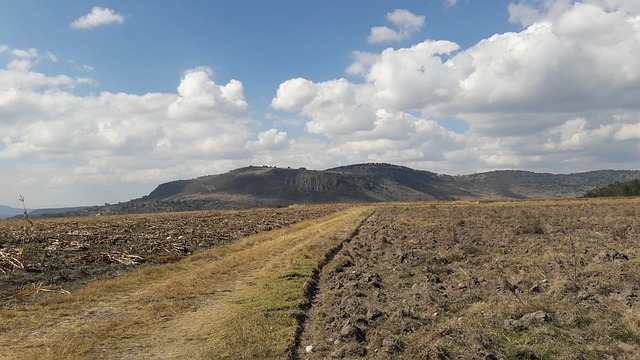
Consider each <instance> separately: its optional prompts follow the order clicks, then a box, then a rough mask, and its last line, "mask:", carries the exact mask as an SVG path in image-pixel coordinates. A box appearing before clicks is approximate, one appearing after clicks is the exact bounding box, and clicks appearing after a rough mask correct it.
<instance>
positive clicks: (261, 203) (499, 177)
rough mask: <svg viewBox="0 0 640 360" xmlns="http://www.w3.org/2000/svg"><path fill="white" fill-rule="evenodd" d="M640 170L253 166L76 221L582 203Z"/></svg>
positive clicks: (167, 187)
mask: <svg viewBox="0 0 640 360" xmlns="http://www.w3.org/2000/svg"><path fill="white" fill-rule="evenodd" d="M633 179H640V171H635V170H601V171H592V172H585V173H576V174H560V175H556V174H548V173H534V172H530V171H515V170H501V171H492V172H486V173H479V174H472V175H462V176H451V175H443V174H436V173H433V172H429V171H423V170H414V169H411V168H408V167H404V166H397V165H391V164H372V163H369V164H356V165H349V166H342V167H337V168H331V169H327V170H323V171H319V170H307V169H304V168H299V169H291V168H276V167H266V166H249V167H244V168H240V169H236V170H232V171H230V172H228V173H225V174H220V175H209V176H202V177H199V178H196V179H191V180H177V181H172V182H168V183H164V184H160V185H159V186H158V187H157V188H156V189H155V190H153V191H152V192H151V193H150V194H148V195H146V196H143V197H142V198H139V199H135V200H131V201H128V202H125V203H121V204H116V205H109V206H100V207H94V208H88V209H84V210H82V211H79V212H75V213H74V214H75V215H91V214H126V213H144V212H164V211H185V210H206V209H234V208H251V207H285V206H290V205H294V204H323V203H371V202H385V201H386V202H390V201H397V202H406V201H426V200H444V201H446V200H483V199H531V198H568V197H581V196H582V195H583V194H584V193H586V192H587V191H589V190H592V189H595V188H598V187H603V186H606V185H608V184H611V183H614V182H616V181H630V180H633Z"/></svg>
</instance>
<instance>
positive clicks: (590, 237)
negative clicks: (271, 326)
mask: <svg viewBox="0 0 640 360" xmlns="http://www.w3.org/2000/svg"><path fill="white" fill-rule="evenodd" d="M639 216H640V201H638V200H626V201H624V200H618V201H608V202H607V201H601V202H579V201H573V202H568V201H565V202H562V201H556V202H522V203H495V204H473V205H465V204H451V205H427V206H420V207H404V206H397V207H386V208H381V209H379V210H378V211H377V212H376V214H375V215H374V216H372V217H371V219H370V220H369V221H367V223H365V224H364V225H363V226H362V228H361V229H360V231H359V234H358V235H357V236H356V237H355V238H354V239H353V240H352V241H350V242H349V243H347V244H345V246H344V247H343V249H342V250H341V251H340V252H339V253H338V254H337V255H336V256H335V257H334V259H333V261H331V262H330V263H329V264H328V265H327V266H325V267H324V269H323V271H322V273H321V277H320V280H319V284H318V292H317V295H316V296H315V299H314V302H313V304H312V307H311V309H310V310H309V313H308V319H307V321H306V322H305V328H304V331H303V333H302V334H301V336H300V346H299V348H298V357H299V358H302V359H326V358H366V359H397V358H407V359H414V358H421V359H424V358H426V359H455V358H460V359H545V358H549V359H550V358H558V359H603V358H611V359H613V358H615V359H634V358H637V354H638V353H640V300H639V297H638V296H639V295H640V285H639V284H640V258H639V256H640V241H639V240H640V221H639Z"/></svg>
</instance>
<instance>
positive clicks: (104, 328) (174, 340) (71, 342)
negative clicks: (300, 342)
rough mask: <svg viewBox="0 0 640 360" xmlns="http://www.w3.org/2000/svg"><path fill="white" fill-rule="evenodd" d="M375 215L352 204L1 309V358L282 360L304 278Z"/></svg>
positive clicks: (297, 312) (289, 343) (288, 345)
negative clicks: (175, 260)
mask: <svg viewBox="0 0 640 360" xmlns="http://www.w3.org/2000/svg"><path fill="white" fill-rule="evenodd" d="M372 211H373V209H372V208H370V207H354V208H351V209H348V210H345V211H343V212H341V213H338V214H333V215H330V216H327V217H324V218H321V219H318V220H313V221H308V222H305V223H300V224H296V225H294V226H292V227H290V228H286V229H282V230H278V231H274V232H270V233H267V234H261V235H257V236H253V237H249V238H246V239H243V240H241V241H238V242H236V243H234V244H231V245H228V246H224V247H220V248H216V249H213V250H211V251H207V252H203V253H200V254H197V255H194V256H192V257H189V258H187V259H185V260H184V261H181V262H178V263H174V264H169V265H164V266H158V267H149V268H145V269H142V270H140V271H135V272H132V273H129V274H126V275H124V276H121V277H119V278H115V279H112V280H108V281H104V282H98V283H94V284H92V285H90V286H88V287H86V288H84V289H81V290H79V291H76V292H73V293H71V294H63V295H57V296H52V297H49V298H47V299H45V300H44V301H42V302H40V303H38V304H36V305H33V306H28V307H23V308H18V309H13V310H5V311H2V312H0V319H1V320H2V321H1V322H0V344H2V345H3V346H2V347H0V358H7V359H95V358H105V359H112V358H118V359H133V358H136V359H138V358H154V359H163V358H164V359H177V358H190V359H198V358H234V359H237V358H281V357H283V356H285V355H286V353H287V351H288V350H289V349H290V348H291V347H292V346H293V343H292V342H293V340H294V338H295V332H296V330H297V327H298V321H297V318H298V316H300V312H301V310H300V306H301V304H302V303H303V302H304V300H305V299H304V293H305V287H306V281H307V280H308V279H309V277H310V275H311V274H312V272H313V270H314V269H316V268H317V267H318V264H319V263H320V262H321V261H323V259H324V257H325V255H326V254H327V253H328V252H329V251H330V250H331V249H332V248H334V247H336V246H338V245H339V244H340V243H342V242H343V241H345V240H346V239H348V238H349V237H350V235H351V234H352V233H353V231H354V230H355V229H356V228H357V227H358V226H359V224H360V223H361V222H362V221H363V219H365V218H366V216H367V215H368V214H370V213H371V212H372Z"/></svg>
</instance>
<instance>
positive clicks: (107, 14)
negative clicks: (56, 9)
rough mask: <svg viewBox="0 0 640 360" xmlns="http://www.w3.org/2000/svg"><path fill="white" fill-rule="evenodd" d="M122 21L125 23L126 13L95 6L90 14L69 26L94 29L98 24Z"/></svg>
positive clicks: (120, 22) (119, 22)
mask: <svg viewBox="0 0 640 360" xmlns="http://www.w3.org/2000/svg"><path fill="white" fill-rule="evenodd" d="M122 23H124V15H122V14H118V13H117V12H115V11H114V10H112V9H108V8H103V7H99V6H95V7H93V8H92V9H91V12H90V13H89V14H87V15H84V16H81V17H79V18H78V19H76V20H74V21H73V22H72V23H71V25H69V26H70V27H71V28H72V29H92V28H95V27H98V26H103V25H109V24H122Z"/></svg>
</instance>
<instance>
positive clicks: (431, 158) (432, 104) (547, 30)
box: [272, 0, 640, 172]
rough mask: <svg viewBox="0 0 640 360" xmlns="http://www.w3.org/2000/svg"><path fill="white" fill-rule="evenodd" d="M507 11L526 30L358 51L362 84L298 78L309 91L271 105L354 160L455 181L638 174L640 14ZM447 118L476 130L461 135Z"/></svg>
mask: <svg viewBox="0 0 640 360" xmlns="http://www.w3.org/2000/svg"><path fill="white" fill-rule="evenodd" d="M509 10H510V14H511V20H512V21H516V20H517V21H519V22H521V24H522V25H523V26H524V28H523V29H522V30H521V31H519V32H509V33H502V34H495V35H494V36H492V37H489V38H487V39H484V40H482V41H479V42H478V43H477V44H475V45H473V46H471V47H469V48H466V49H461V48H460V47H459V46H458V45H457V44H455V43H453V42H450V41H446V40H425V41H422V42H420V43H417V44H415V45H413V46H410V47H405V48H399V49H393V48H389V49H385V50H384V51H382V52H381V53H377V54H374V53H364V52H354V53H353V54H352V56H353V59H354V61H353V63H352V64H351V65H350V66H349V67H348V68H347V70H346V72H347V73H348V74H349V75H355V76H360V77H361V82H358V83H356V82H350V81H347V80H345V79H339V80H329V81H321V82H311V81H309V80H305V79H295V83H297V84H304V89H305V90H304V91H302V92H298V91H291V92H289V91H286V89H285V87H287V86H288V85H291V83H290V81H292V80H289V81H285V82H284V83H283V84H282V85H281V89H279V91H278V92H277V94H276V97H275V98H274V100H273V102H272V106H274V107H275V108H279V109H281V110H287V111H292V112H296V113H298V114H299V115H300V116H301V117H302V118H303V119H305V121H306V130H307V131H308V132H309V133H312V134H317V135H323V136H325V137H326V138H327V139H329V143H328V144H329V145H328V150H327V151H328V152H329V153H331V154H333V155H334V156H336V157H339V156H340V155H342V156H343V157H346V158H347V159H349V160H371V161H374V160H376V161H377V160H380V161H385V160H384V159H387V160H386V161H397V162H399V163H404V164H409V165H414V166H420V167H422V168H425V167H430V168H431V169H452V170H453V171H456V172H460V170H461V169H465V171H464V172H474V171H482V170H488V169H495V168H523V167H524V168H529V169H543V170H544V171H555V172H566V171H579V170H588V169H593V168H602V167H614V168H615V167H622V168H630V167H638V166H640V163H639V162H638V158H640V157H639V156H638V155H640V154H639V151H640V147H639V146H638V144H637V139H638V138H639V136H640V135H638V134H639V130H638V129H639V127H638V124H639V123H640V107H638V105H637V99H638V98H640V63H638V62H637V59H638V58H640V21H638V19H639V15H640V6H638V5H635V3H631V2H625V1H615V0H607V1H604V0H603V1H597V0H592V1H585V2H575V3H574V2H573V1H564V0H559V1H550V0H545V1H532V2H520V3H517V4H514V5H512V6H510V8H509ZM398 33H399V32H397V34H398ZM387 39H391V36H388V37H387ZM280 90H282V91H280ZM301 94H304V96H302V95H301ZM281 104H290V105H291V106H279V105H281ZM412 114H413V115H412ZM340 115H346V116H344V117H341V116H340ZM441 118H456V119H460V120H462V121H464V122H466V123H468V124H469V125H470V127H469V130H468V131H466V132H465V133H464V134H455V133H453V132H451V131H449V130H448V129H446V128H444V127H441V126H439V125H438V123H437V119H441ZM424 129H428V130H424ZM629 154H631V156H629ZM470 164H471V165H470Z"/></svg>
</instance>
